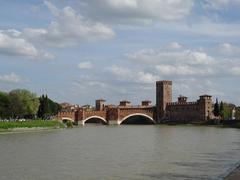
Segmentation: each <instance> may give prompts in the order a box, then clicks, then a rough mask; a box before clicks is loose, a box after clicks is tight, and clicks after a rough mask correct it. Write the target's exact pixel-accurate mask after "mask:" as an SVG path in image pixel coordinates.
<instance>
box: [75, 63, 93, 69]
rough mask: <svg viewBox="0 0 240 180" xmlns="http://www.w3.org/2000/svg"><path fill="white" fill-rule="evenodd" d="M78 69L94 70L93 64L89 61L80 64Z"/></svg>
mask: <svg viewBox="0 0 240 180" xmlns="http://www.w3.org/2000/svg"><path fill="white" fill-rule="evenodd" d="M78 68H79V69H92V68H93V64H92V63H91V62H89V61H86V62H81V63H79V64H78Z"/></svg>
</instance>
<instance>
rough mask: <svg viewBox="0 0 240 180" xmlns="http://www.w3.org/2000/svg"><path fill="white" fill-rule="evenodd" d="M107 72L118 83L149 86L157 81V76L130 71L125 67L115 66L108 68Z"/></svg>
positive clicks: (140, 71) (141, 71)
mask: <svg viewBox="0 0 240 180" xmlns="http://www.w3.org/2000/svg"><path fill="white" fill-rule="evenodd" d="M108 70H109V71H110V72H111V73H112V74H113V75H115V76H116V77H117V78H118V80H120V81H127V82H129V81H130V82H135V83H143V84H149V83H153V82H155V81H157V80H158V79H159V77H158V76H155V75H153V74H151V73H147V72H144V71H143V70H139V71H138V70H132V69H129V68H126V67H118V66H116V65H114V66H112V67H110V68H108Z"/></svg>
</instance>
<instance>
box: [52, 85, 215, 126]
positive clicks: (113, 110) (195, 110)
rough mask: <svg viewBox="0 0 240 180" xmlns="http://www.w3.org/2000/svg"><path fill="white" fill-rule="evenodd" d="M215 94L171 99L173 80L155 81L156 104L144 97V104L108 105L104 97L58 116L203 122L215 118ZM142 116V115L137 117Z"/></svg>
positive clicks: (77, 119)
mask: <svg viewBox="0 0 240 180" xmlns="http://www.w3.org/2000/svg"><path fill="white" fill-rule="evenodd" d="M212 111H213V103H212V97H211V96H209V95H202V96H200V98H199V100H197V101H195V102H188V101H187V97H184V96H179V98H178V101H177V102H172V81H157V82H156V105H155V106H152V105H151V101H149V100H144V101H142V103H141V105H135V106H133V105H131V102H130V101H127V100H124V101H120V103H119V105H106V104H105V100H103V99H99V100H96V104H95V108H91V107H90V108H89V107H88V106H87V107H86V106H82V107H80V106H74V107H73V108H68V109H65V110H63V111H62V112H60V113H59V114H58V115H57V118H58V119H60V120H71V121H73V122H75V123H76V124H79V123H81V124H83V125H84V123H86V122H88V121H91V120H93V119H95V121H96V119H98V120H100V121H102V122H103V123H104V124H122V123H124V122H125V121H128V120H129V119H130V118H132V117H136V116H138V117H144V118H145V119H147V120H148V121H149V122H150V123H161V122H164V121H173V122H179V123H188V122H203V121H207V120H209V119H212V118H213V117H214V116H213V113H212ZM135 119H140V118H135Z"/></svg>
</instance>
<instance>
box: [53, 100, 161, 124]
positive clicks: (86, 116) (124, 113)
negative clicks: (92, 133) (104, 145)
mask: <svg viewBox="0 0 240 180" xmlns="http://www.w3.org/2000/svg"><path fill="white" fill-rule="evenodd" d="M104 102H105V101H104V100H96V107H95V109H89V108H83V107H77V108H75V109H72V110H71V111H62V112H60V113H59V114H58V115H57V119H59V120H61V121H67V120H69V121H72V122H74V123H75V124H81V125H84V124H85V123H87V122H90V121H93V120H95V121H98V122H102V123H103V124H117V125H120V124H122V123H126V122H127V121H129V119H131V118H134V117H142V118H144V120H145V121H146V122H147V123H151V124H155V123H156V121H155V117H156V113H155V109H156V108H155V107H154V106H151V105H150V104H151V102H150V101H142V105H139V106H131V105H130V102H129V101H121V102H120V105H119V106H113V105H107V106H105V104H104ZM138 119H139V120H140V119H141V118H136V121H138ZM135 123H138V122H135Z"/></svg>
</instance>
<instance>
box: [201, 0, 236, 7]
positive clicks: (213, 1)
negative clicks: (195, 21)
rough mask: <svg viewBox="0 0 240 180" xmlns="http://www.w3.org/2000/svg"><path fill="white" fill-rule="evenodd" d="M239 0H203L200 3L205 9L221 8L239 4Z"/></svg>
mask: <svg viewBox="0 0 240 180" xmlns="http://www.w3.org/2000/svg"><path fill="white" fill-rule="evenodd" d="M239 3H240V0H204V1H202V5H203V7H204V8H206V9H222V8H226V7H228V6H229V5H230V4H239Z"/></svg>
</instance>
